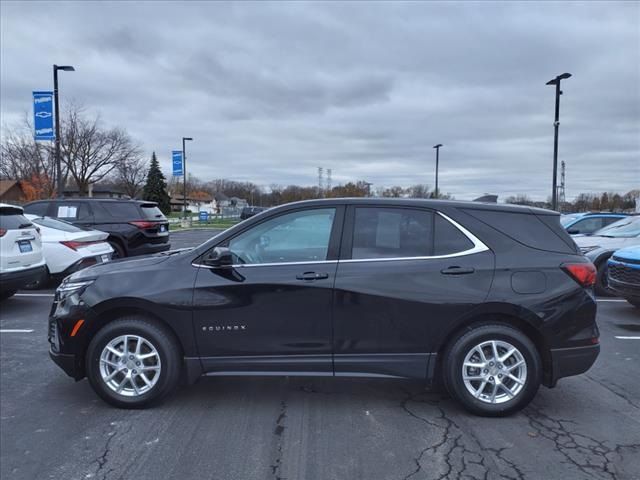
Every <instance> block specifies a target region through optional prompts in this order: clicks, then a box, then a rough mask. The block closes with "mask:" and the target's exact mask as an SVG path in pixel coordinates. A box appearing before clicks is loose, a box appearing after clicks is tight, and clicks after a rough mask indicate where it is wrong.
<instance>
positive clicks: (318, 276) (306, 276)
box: [296, 272, 329, 280]
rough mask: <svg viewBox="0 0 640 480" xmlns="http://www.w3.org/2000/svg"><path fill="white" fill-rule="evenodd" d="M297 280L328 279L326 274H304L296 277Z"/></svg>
mask: <svg viewBox="0 0 640 480" xmlns="http://www.w3.org/2000/svg"><path fill="white" fill-rule="evenodd" d="M296 278H297V279H298V280H322V279H325V278H329V274H328V273H317V272H304V273H300V274H298V275H296Z"/></svg>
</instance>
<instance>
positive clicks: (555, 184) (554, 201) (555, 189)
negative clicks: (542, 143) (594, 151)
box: [547, 73, 571, 210]
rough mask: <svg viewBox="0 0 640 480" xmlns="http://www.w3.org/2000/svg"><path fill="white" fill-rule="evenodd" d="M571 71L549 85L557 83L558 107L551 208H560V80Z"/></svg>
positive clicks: (554, 127)
mask: <svg viewBox="0 0 640 480" xmlns="http://www.w3.org/2000/svg"><path fill="white" fill-rule="evenodd" d="M570 77H571V74H570V73H563V74H562V75H558V76H557V77H556V78H554V79H552V80H549V81H548V82H547V85H555V87H556V108H555V116H554V122H553V130H554V133H553V186H552V188H551V208H552V209H553V210H557V209H558V127H560V95H562V90H560V81H561V80H566V79H567V78H570Z"/></svg>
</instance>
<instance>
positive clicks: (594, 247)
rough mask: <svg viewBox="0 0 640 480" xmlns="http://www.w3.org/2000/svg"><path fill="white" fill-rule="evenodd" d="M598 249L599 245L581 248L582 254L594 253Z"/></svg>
mask: <svg viewBox="0 0 640 480" xmlns="http://www.w3.org/2000/svg"><path fill="white" fill-rule="evenodd" d="M596 248H600V247H599V246H598V245H591V246H589V247H580V251H581V252H582V253H589V252H592V251H594V250H595V249H596Z"/></svg>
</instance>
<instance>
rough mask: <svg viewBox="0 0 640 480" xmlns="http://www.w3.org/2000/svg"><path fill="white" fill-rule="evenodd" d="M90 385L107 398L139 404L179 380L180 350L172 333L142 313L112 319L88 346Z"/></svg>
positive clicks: (130, 405)
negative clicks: (141, 314)
mask: <svg viewBox="0 0 640 480" xmlns="http://www.w3.org/2000/svg"><path fill="white" fill-rule="evenodd" d="M86 372H87V377H88V379H89V383H90V384H91V387H92V388H93V389H94V390H95V392H96V393H97V394H98V395H99V396H100V397H101V398H102V399H103V400H105V401H106V402H108V403H110V404H111V405H114V406H116V407H121V408H139V407H144V406H147V405H149V404H150V403H152V402H154V401H157V400H159V399H160V398H161V397H163V396H164V395H166V394H167V393H169V392H170V391H171V390H172V389H173V388H174V387H175V386H176V384H177V383H178V378H179V375H180V352H179V348H178V345H177V342H176V340H175V339H174V337H173V335H172V334H171V333H170V332H169V331H168V330H167V329H166V328H165V327H163V326H162V325H160V324H158V323H156V322H154V321H152V320H149V319H146V318H144V317H137V316H132V317H127V318H121V319H119V320H115V321H113V322H111V323H109V324H107V325H106V326H105V327H104V328H102V329H101V330H99V331H98V332H97V333H96V335H95V337H94V338H93V340H92V341H91V343H90V344H89V348H88V350H87V356H86Z"/></svg>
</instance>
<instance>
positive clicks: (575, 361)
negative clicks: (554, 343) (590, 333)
mask: <svg viewBox="0 0 640 480" xmlns="http://www.w3.org/2000/svg"><path fill="white" fill-rule="evenodd" d="M599 354H600V345H599V344H598V345H587V346H584V347H571V348H555V349H552V350H551V378H550V382H549V383H550V385H549V386H555V384H556V382H557V381H558V380H559V379H560V378H564V377H571V376H573V375H580V374H581V373H584V372H586V371H587V370H589V369H590V368H591V366H592V365H593V364H594V362H595V361H596V358H598V355H599Z"/></svg>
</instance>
